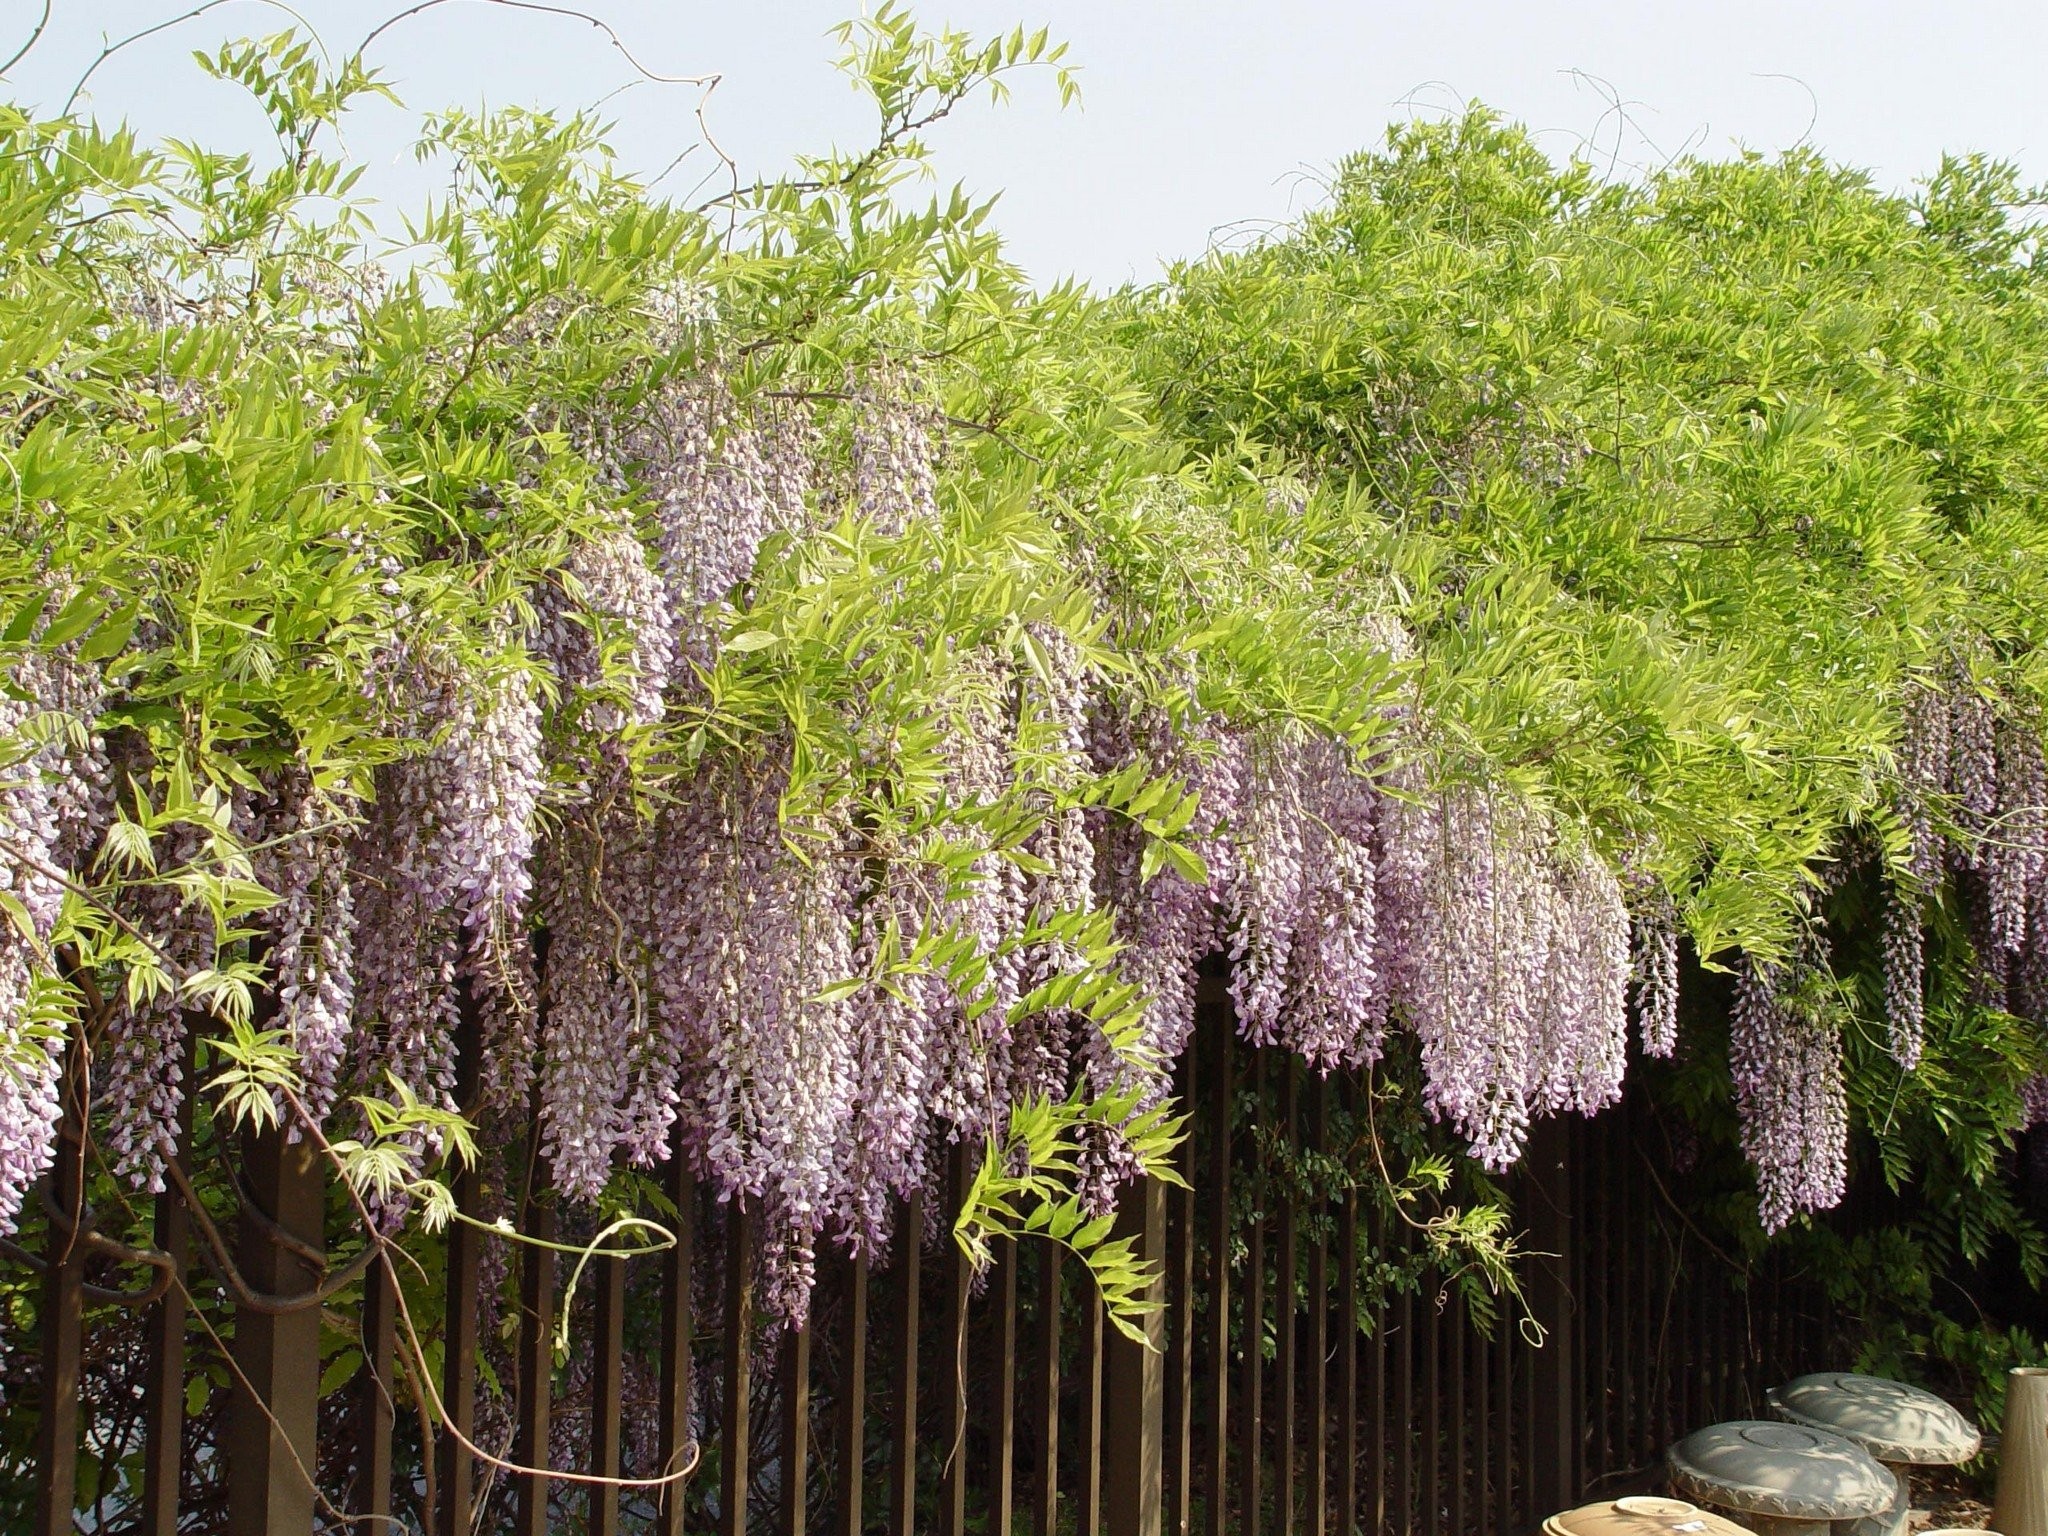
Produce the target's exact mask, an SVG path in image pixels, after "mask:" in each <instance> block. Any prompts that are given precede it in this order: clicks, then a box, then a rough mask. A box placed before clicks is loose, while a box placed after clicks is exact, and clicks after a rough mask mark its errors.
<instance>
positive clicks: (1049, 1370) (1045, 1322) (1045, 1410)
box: [1032, 1241, 1065, 1536]
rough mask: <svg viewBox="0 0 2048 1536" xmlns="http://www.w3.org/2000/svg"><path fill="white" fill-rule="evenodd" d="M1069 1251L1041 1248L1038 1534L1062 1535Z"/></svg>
mask: <svg viewBox="0 0 2048 1536" xmlns="http://www.w3.org/2000/svg"><path fill="white" fill-rule="evenodd" d="M1064 1252H1065V1250H1063V1249H1062V1248H1061V1247H1060V1245H1059V1244H1058V1243H1055V1242H1051V1241H1046V1242H1044V1243H1042V1244H1040V1246H1039V1250H1038V1316H1037V1319H1036V1322H1037V1334H1038V1339H1037V1351H1036V1353H1037V1360H1036V1362H1035V1366H1036V1374H1037V1383H1036V1387H1035V1390H1034V1391H1033V1392H1032V1400H1033V1402H1034V1403H1035V1405H1036V1411H1035V1414H1034V1427H1035V1428H1036V1429H1037V1431H1038V1480H1037V1484H1036V1486H1035V1489H1034V1494H1033V1499H1032V1508H1033V1517H1032V1518H1033V1524H1034V1528H1035V1529H1036V1531H1037V1533H1038V1536H1056V1533H1057V1532H1058V1530H1059V1513H1060V1302H1061V1299H1062V1286H1061V1278H1062V1275H1061V1271H1062V1268H1063V1263H1062V1260H1063V1257H1064Z"/></svg>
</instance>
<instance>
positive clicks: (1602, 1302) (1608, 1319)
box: [1579, 1113, 1620, 1476]
mask: <svg viewBox="0 0 2048 1536" xmlns="http://www.w3.org/2000/svg"><path fill="white" fill-rule="evenodd" d="M1614 1118H1615V1117H1614V1116H1613V1115H1612V1114H1611V1113H1610V1114H1603V1115H1601V1116H1600V1117H1599V1118H1598V1119H1597V1120H1595V1121H1594V1122H1593V1132H1594V1134H1593V1149H1592V1157H1591V1160H1590V1164H1591V1165H1590V1166H1589V1168H1588V1169H1587V1175H1588V1176H1587V1180H1586V1184H1587V1197H1588V1201H1589V1206H1590V1209H1589V1211H1588V1215H1589V1218H1590V1220H1589V1223H1588V1225H1587V1226H1586V1228H1585V1230H1584V1231H1582V1232H1581V1233H1580V1234H1579V1241H1580V1242H1582V1243H1584V1244H1586V1246H1587V1250H1588V1256H1587V1263H1588V1266H1589V1268H1590V1270H1591V1286H1590V1289H1589V1291H1588V1293H1587V1298H1586V1306H1587V1316H1586V1327H1587V1331H1588V1332H1589V1333H1590V1334H1591V1335H1592V1354H1591V1357H1590V1363H1589V1365H1588V1367H1587V1375H1586V1383H1587V1394H1586V1395H1587V1398H1588V1404H1589V1407H1590V1408H1591V1410H1592V1425H1591V1428H1592V1434H1593V1444H1592V1456H1593V1462H1594V1470H1595V1472H1596V1473H1597V1474H1598V1475H1600V1476H1605V1475H1606V1474H1608V1473H1610V1472H1614V1471H1618V1470H1619V1467H1618V1466H1617V1462H1618V1461H1619V1460H1620V1458H1619V1457H1617V1456H1616V1455H1615V1454H1614V1440H1613V1436H1612V1433H1611V1430H1612V1415H1611V1414H1610V1412H1609V1409H1610V1406H1611V1404H1612V1400H1613V1383H1612V1377H1611V1375H1610V1372H1611V1371H1612V1369H1613V1353H1612V1351H1611V1349H1610V1348H1609V1344H1608V1336H1609V1334H1610V1333H1611V1332H1612V1331H1613V1328H1614V1317H1613V1313H1612V1311H1611V1310H1610V1308H1609V1305H1608V1302H1609V1293H1608V1288H1607V1282H1608V1279H1609V1272H1610V1270H1611V1269H1612V1264H1611V1262H1610V1258H1609V1248H1610V1245H1611V1243H1612V1242H1613V1237H1614V1234H1613V1230H1612V1228H1613V1225H1614V1211H1613V1208H1612V1204H1611V1202H1610V1201H1609V1200H1608V1198H1607V1195H1608V1189H1609V1170H1610V1168H1611V1167H1612V1166H1613V1161H1614Z"/></svg>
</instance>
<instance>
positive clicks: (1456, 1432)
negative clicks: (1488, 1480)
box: [1448, 1290, 1472, 1536]
mask: <svg viewBox="0 0 2048 1536" xmlns="http://www.w3.org/2000/svg"><path fill="white" fill-rule="evenodd" d="M1471 1333H1472V1329H1471V1327H1470V1325H1469V1324H1468V1323H1467V1321H1466V1317H1465V1296H1464V1293H1463V1292H1462V1291H1456V1290H1454V1291H1452V1293H1451V1318H1450V1335H1451V1336H1450V1339H1449V1340H1448V1344H1449V1354H1450V1358H1451V1436H1450V1439H1451V1445H1450V1453H1451V1530H1452V1532H1453V1533H1454V1536H1466V1533H1467V1532H1468V1531H1470V1530H1471V1528H1472V1527H1471V1523H1470V1522H1471V1518H1472V1503H1471V1488H1472V1478H1471V1473H1470V1471H1469V1470H1468V1467H1467V1463H1466V1455H1465V1453H1466V1448H1467V1444H1468V1436H1467V1434H1466V1428H1465V1382H1466V1377H1467V1376H1468V1375H1470V1374H1471V1372H1470V1367H1471V1362H1472V1349H1471Z"/></svg>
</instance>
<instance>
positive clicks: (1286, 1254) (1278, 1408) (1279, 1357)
mask: <svg viewBox="0 0 2048 1536" xmlns="http://www.w3.org/2000/svg"><path fill="white" fill-rule="evenodd" d="M1276 1055H1277V1059H1278V1061H1279V1071H1280V1121H1281V1125H1282V1127H1283V1129H1284V1133H1285V1135H1286V1138H1287V1143H1286V1145H1287V1154H1288V1161H1289V1163H1290V1165H1291V1164H1292V1163H1293V1162H1294V1161H1295V1159H1296V1155H1297V1154H1298V1153H1299V1152H1300V1150H1301V1120H1300V1108H1299V1105H1298V1102H1297V1087H1296V1083H1297V1079H1298V1076H1299V1074H1298V1073H1297V1072H1296V1070H1295V1059H1294V1054H1293V1052H1291V1051H1282V1052H1278V1053H1276ZM1293 1174H1294V1170H1293V1168H1292V1166H1290V1167H1289V1168H1288V1169H1287V1177H1288V1180H1289V1183H1288V1187H1287V1188H1286V1189H1285V1190H1284V1191H1283V1193H1282V1196H1281V1200H1280V1252H1279V1255H1278V1258H1277V1261H1276V1263H1275V1266H1274V1274H1273V1346H1274V1347H1273V1391H1274V1394H1275V1396H1274V1404H1273V1406H1274V1410H1275V1412H1274V1426H1273V1457H1274V1461H1275V1463H1276V1467H1275V1476H1274V1479H1273V1516H1274V1519H1273V1524H1274V1526H1275V1527H1276V1528H1277V1530H1278V1532H1279V1536H1294V1504H1295V1499H1294V1471H1295V1459H1296V1458H1295V1445H1294V1441H1295V1433H1296V1424H1295V1406H1296V1398H1297V1392H1298V1388H1299V1383H1298V1382H1297V1381H1296V1379H1295V1367H1296V1364H1297V1362H1296V1360H1295V1347H1294V1346H1295V1317H1296V1312H1297V1310H1298V1304H1297V1302H1296V1298H1295V1286H1294V1280H1295V1265H1296V1262H1297V1260H1298V1259H1299V1258H1300V1252H1299V1249H1300V1241H1301V1232H1300V1225H1299V1212H1298V1210H1297V1208H1296V1202H1295V1198H1294V1189H1293V1182H1292V1181H1293Z"/></svg>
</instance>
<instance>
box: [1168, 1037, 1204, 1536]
mask: <svg viewBox="0 0 2048 1536" xmlns="http://www.w3.org/2000/svg"><path fill="white" fill-rule="evenodd" d="M1199 1048H1200V1046H1199V1037H1197V1040H1196V1041H1194V1042H1190V1044H1189V1045H1188V1046H1187V1047H1186V1048H1185V1049H1184V1050H1183V1052H1182V1054H1181V1059H1180V1064H1179V1068H1178V1072H1179V1078H1180V1081H1179V1083H1178V1084H1177V1085H1176V1087H1175V1098H1176V1099H1177V1100H1178V1101H1179V1104H1180V1107H1181V1110H1182V1112H1183V1113H1192V1111H1193V1106H1194V1101H1195V1088H1196V1082H1195V1054H1196V1052H1197V1050H1199ZM1176 1160H1177V1163H1178V1167H1177V1169H1176V1171H1177V1172H1178V1173H1179V1174H1180V1176H1181V1178H1182V1180H1183V1181H1184V1183H1185V1185H1186V1187H1185V1188H1178V1189H1169V1190H1167V1191H1166V1210H1167V1230H1166V1266H1167V1267H1166V1317H1165V1320H1164V1321H1165V1332H1166V1452H1165V1455H1166V1499H1165V1514H1164V1517H1163V1521H1164V1525H1165V1528H1166V1531H1167V1536H1190V1531H1189V1520H1190V1518H1191V1515H1192V1513H1193V1496H1194V1443H1193V1441H1194V1406H1195V1393H1194V1387H1195V1380H1194V1372H1195V1188H1194V1186H1195V1138H1194V1136H1193V1134H1192V1123H1191V1124H1190V1131H1189V1133H1188V1134H1187V1135H1186V1136H1185V1138H1184V1139H1183V1141H1182V1142H1181V1145H1180V1150H1179V1153H1178V1156H1177V1159H1176Z"/></svg>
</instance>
